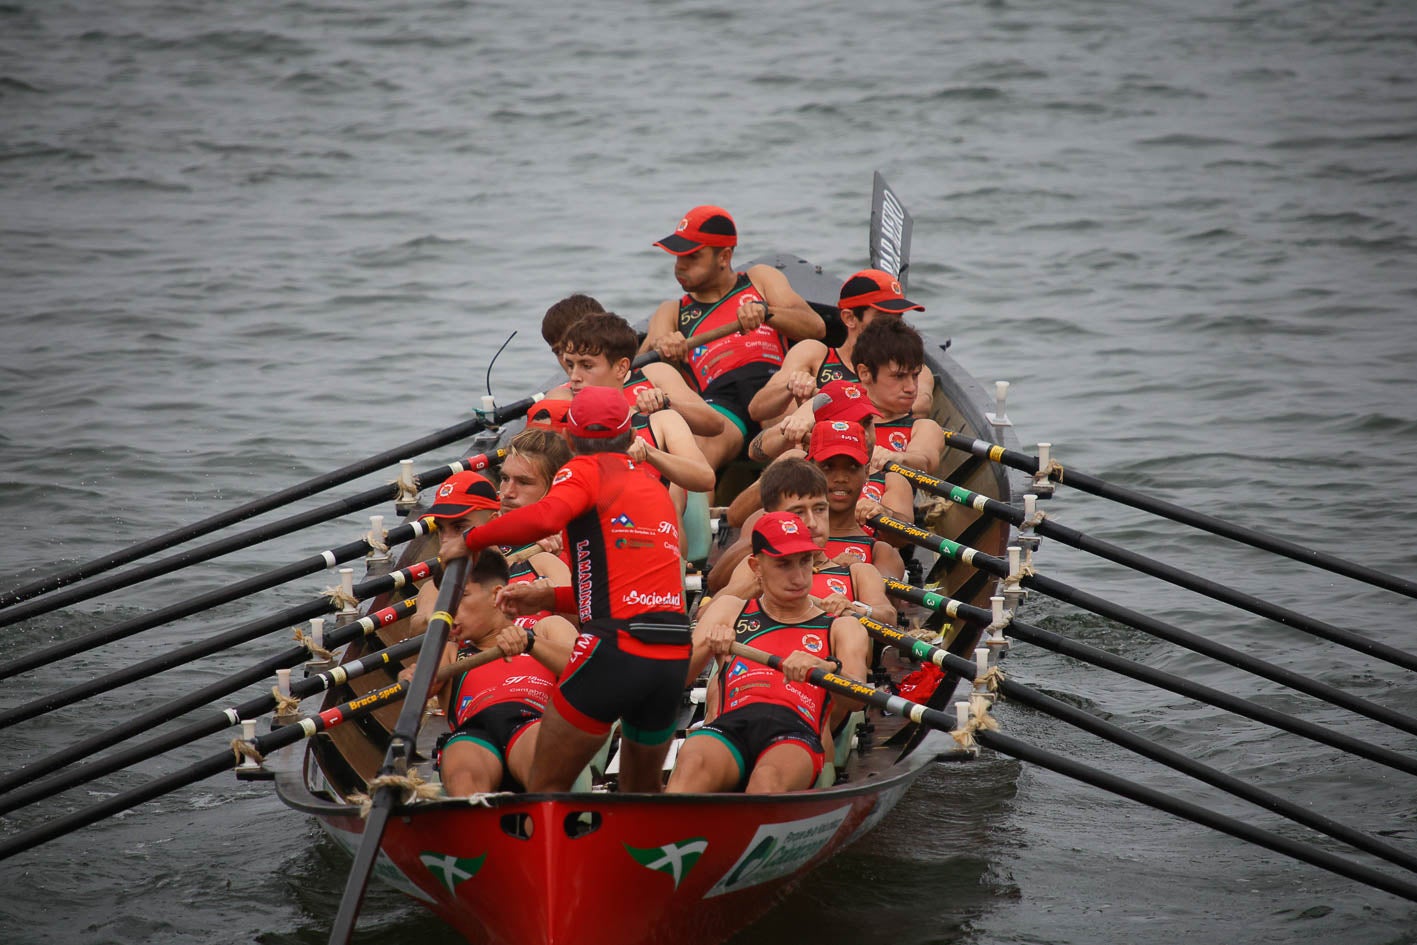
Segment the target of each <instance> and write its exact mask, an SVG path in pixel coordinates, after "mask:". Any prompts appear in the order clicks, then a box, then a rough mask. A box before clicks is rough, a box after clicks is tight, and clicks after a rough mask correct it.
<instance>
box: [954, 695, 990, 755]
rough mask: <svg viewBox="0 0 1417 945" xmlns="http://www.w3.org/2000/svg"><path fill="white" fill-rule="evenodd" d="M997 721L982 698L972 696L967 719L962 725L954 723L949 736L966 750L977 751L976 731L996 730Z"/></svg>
mask: <svg viewBox="0 0 1417 945" xmlns="http://www.w3.org/2000/svg"><path fill="white" fill-rule="evenodd" d="M998 729H999V722H998V720H997V719H995V718H994V717H993V716H992V715H990V714H989V707H988V705H987V704H985V703H984V702H983V701H982V700H978V699H975V698H973V697H971V698H970V700H969V721H967V722H965V723H964V724H963V725H956V726H955V728H954V730H953V731H951V732H950V737H951V738H953V739H954V740H955V744H956V745H958V746H959V747H960V748H961V749H963V750H964V751H967V752H972V753H978V751H979V746H978V744H977V743H976V742H975V739H974V735H975V733H976V732H994V731H998Z"/></svg>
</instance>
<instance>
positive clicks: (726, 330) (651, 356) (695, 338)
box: [630, 312, 772, 370]
mask: <svg viewBox="0 0 1417 945" xmlns="http://www.w3.org/2000/svg"><path fill="white" fill-rule="evenodd" d="M770 318H772V312H768V313H767V315H766V316H764V318H763V321H767V320H768V319H770ZM742 330H743V329H742V328H740V327H739V326H738V322H737V320H736V319H735V320H734V321H731V322H729V323H728V324H727V325H719V326H718V327H717V328H713V329H710V330H709V331H706V332H704V333H703V334H702V335H690V336H689V337H688V338H685V339H684V340H685V341H686V342H689V343H690V344H691V346H693V347H698V346H699V345H706V344H708V343H709V342H711V341H717V340H718V339H720V338H727V337H728V336H729V335H732V334H737V333H738V332H740V331H742ZM662 360H664V359H663V358H661V357H660V356H659V352H658V351H646V352H645V353H644V354H637V355H635V358H634V360H632V361H631V362H630V370H634V369H636V368H642V367H644V366H645V365H646V364H654V363H655V362H657V361H662Z"/></svg>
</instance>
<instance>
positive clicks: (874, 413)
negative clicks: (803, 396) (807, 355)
mask: <svg viewBox="0 0 1417 945" xmlns="http://www.w3.org/2000/svg"><path fill="white" fill-rule="evenodd" d="M823 396H825V397H828V398H830V400H828V401H827V402H826V403H824V404H822V403H818V401H817V398H819V397H823ZM812 402H813V403H814V404H817V406H816V408H815V409H813V411H812V416H813V418H815V419H816V421H817V422H818V423H820V422H821V421H823V420H852V421H855V422H856V423H860V422H861V421H862V420H864V419H866V418H867V417H881V416H884V414H882V413H881V411H880V410H879V409H878V408H877V407H876V405H875V404H873V403H871V396H870V395H869V394H867V393H866V388H865V387H862V386H861V385H860V384H858V383H857V382H856V381H830V382H828V383H826V384H823V385H822V389H821V390H819V391H817V394H816V397H814V398H813V400H812Z"/></svg>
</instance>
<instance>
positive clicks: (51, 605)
mask: <svg viewBox="0 0 1417 945" xmlns="http://www.w3.org/2000/svg"><path fill="white" fill-rule="evenodd" d="M505 455H506V450H496V451H494V452H493V453H491V454H480V455H477V456H469V457H468V458H466V459H463V460H459V461H458V462H455V463H445V464H443V465H442V466H435V467H434V468H432V469H429V470H426V471H424V472H421V473H419V474H418V475H416V476H415V477H414V478H415V479H416V480H417V481H418V484H419V486H420V487H421V488H426V487H428V486H431V485H436V484H438V483H440V482H442V481H443V480H444V479H446V478H448V477H449V476H451V475H453V474H454V473H456V472H462V471H463V470H467V469H474V470H480V469H486V468H488V466H490V465H492V464H493V463H495V462H498V461H500V460H501V459H502V458H504V457H505ZM397 494H398V485H397V484H396V483H388V484H385V485H382V486H375V487H374V488H372V489H366V490H365V491H363V492H360V493H358V494H356V495H352V496H349V497H347V498H344V499H339V500H337V501H335V502H329V503H326V504H325V505H322V506H320V507H319V508H315V509H311V510H309V511H308V512H301V513H300V514H298V515H292V516H290V517H289V518H285V519H281V520H280V521H279V522H272V523H270V524H269V525H262V526H260V527H258V528H253V529H249V530H247V531H244V532H241V533H240V534H237V535H231V536H229V537H226V538H222V539H220V540H218V541H214V542H211V543H209V544H206V545H202V546H201V547H199V548H191V549H188V550H186V551H183V552H181V553H180V554H176V555H173V556H172V557H170V558H163V559H162V560H161V561H152V562H149V563H148V564H144V565H141V566H139V567H136V568H133V569H131V570H128V571H124V572H123V573H121V574H113V575H109V576H108V577H105V578H101V579H99V580H96V581H89V582H87V583H85V584H83V585H81V586H79V587H72V588H69V589H68V590H66V591H57V592H54V593H49V594H45V595H44V596H43V597H40V598H38V599H35V600H30V601H27V602H26V603H23V604H17V605H15V606H13V607H9V608H6V609H5V610H4V611H3V612H0V627H4V626H8V625H10V624H13V623H16V622H18V621H20V620H25V619H28V618H30V617H35V616H38V615H39V614H47V613H50V612H51V611H55V610H58V609H59V608H60V607H66V606H68V605H69V604H73V603H77V602H79V601H85V600H90V599H91V598H94V597H98V596H99V595H101V594H106V593H108V592H109V591H112V590H117V589H118V588H123V587H130V586H132V585H134V584H140V583H142V582H143V581H149V580H152V579H153V578H155V577H161V576H162V575H164V574H171V573H172V572H174V571H180V570H181V569H183V568H186V567H190V566H191V565H194V564H200V563H201V562H203V561H209V560H211V559H212V558H216V557H220V556H221V555H225V554H230V553H231V552H233V551H239V550H240V549H242V548H249V547H250V546H252V545H256V544H259V543H261V542H263V541H267V540H269V539H272V538H278V537H280V536H282V535H288V534H292V533H294V532H298V531H300V530H301V529H304V528H309V527H310V526H312V525H318V524H320V523H321V522H327V521H329V520H331V519H334V518H339V517H340V516H342V515H348V514H350V513H352V512H358V511H360V510H362V509H367V508H369V507H370V506H373V505H377V504H378V503H380V502H383V501H385V500H388V499H392V498H394V497H395V496H396V495H397Z"/></svg>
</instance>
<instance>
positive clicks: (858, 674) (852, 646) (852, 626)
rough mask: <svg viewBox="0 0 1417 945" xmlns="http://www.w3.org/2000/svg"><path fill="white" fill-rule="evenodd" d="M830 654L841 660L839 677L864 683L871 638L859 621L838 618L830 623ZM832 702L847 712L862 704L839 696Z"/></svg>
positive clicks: (869, 656) (869, 657)
mask: <svg viewBox="0 0 1417 945" xmlns="http://www.w3.org/2000/svg"><path fill="white" fill-rule="evenodd" d="M831 652H832V655H833V656H835V657H836V658H837V659H839V660H841V675H843V676H845V677H847V678H848V679H855V680H858V681H862V682H864V681H865V679H866V666H867V664H868V663H869V662H870V660H871V636H870V634H868V633H867V632H866V628H865V627H863V626H861V621H859V620H857V619H856V618H855V617H838V618H836V619H835V620H833V621H832V628H831ZM833 701H834V702H835V703H836V704H837V706H838V707H841V708H844V709H845V710H846V711H848V712H849V711H851V710H854V709H859V708H861V707H862V705H863V704H864V703H861V702H858V701H856V700H855V699H846V698H843V697H840V696H836V697H833ZM843 714H845V713H844V712H843Z"/></svg>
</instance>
